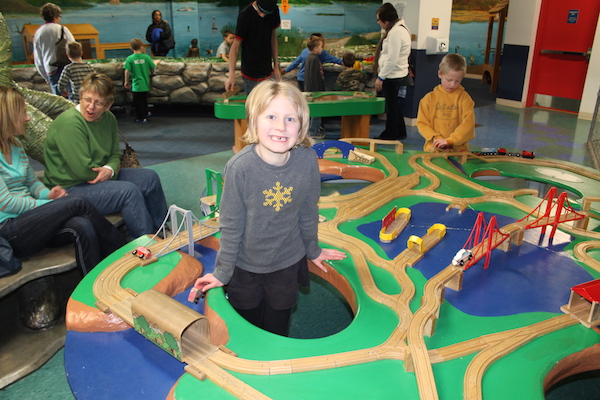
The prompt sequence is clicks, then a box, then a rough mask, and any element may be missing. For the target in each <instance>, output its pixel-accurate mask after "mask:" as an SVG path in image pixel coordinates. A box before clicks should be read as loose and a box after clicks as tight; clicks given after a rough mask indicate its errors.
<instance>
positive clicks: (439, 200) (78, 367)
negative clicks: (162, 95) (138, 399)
mask: <svg viewBox="0 0 600 400" xmlns="http://www.w3.org/2000/svg"><path fill="white" fill-rule="evenodd" d="M364 140H365V139H362V138H361V139H356V141H361V142H362V141H364ZM368 141H369V142H370V143H369V144H370V145H371V146H370V148H369V149H367V148H360V151H361V152H363V153H364V154H367V155H369V156H372V157H373V158H374V162H372V163H370V164H368V165H365V164H364V163H362V162H361V160H350V158H349V156H346V157H344V156H342V157H339V153H336V154H333V153H332V152H330V151H329V152H328V151H327V150H329V149H328V147H335V148H337V149H339V150H340V152H343V150H344V149H345V148H346V147H350V146H347V145H348V144H350V143H352V140H347V141H346V142H345V143H344V142H335V143H331V142H330V143H327V142H324V143H325V144H322V145H321V147H320V148H319V149H315V150H316V151H317V153H321V157H322V158H320V159H319V167H320V170H321V173H322V174H335V175H339V176H340V177H341V178H342V179H348V180H349V182H348V184H353V183H352V182H350V181H352V180H355V179H363V180H366V181H369V182H371V183H370V184H369V185H368V186H366V187H361V188H359V189H357V190H356V191H354V192H348V193H340V194H335V195H330V196H325V195H324V196H321V198H320V200H319V213H320V216H321V217H323V222H322V223H321V224H320V225H319V242H321V243H323V244H325V245H326V246H328V247H333V248H337V249H340V250H342V251H344V252H346V253H347V254H348V258H347V259H345V260H343V261H335V262H330V263H329V264H328V266H327V269H328V272H327V273H326V274H325V273H322V271H321V273H320V272H319V271H320V269H318V268H316V267H314V266H312V267H311V272H313V273H314V274H315V275H318V276H319V277H320V278H322V279H324V280H326V281H327V282H329V283H330V284H331V285H333V286H334V287H335V288H336V289H337V290H338V291H339V293H340V294H342V295H343V296H344V298H345V299H346V301H347V304H348V306H349V308H350V309H351V310H352V311H353V314H354V317H353V320H352V323H351V324H350V325H349V326H347V327H345V328H343V329H342V330H341V331H339V332H337V333H335V334H331V335H329V336H325V337H319V338H311V339H308V340H303V339H302V340H301V339H298V338H286V337H281V336H277V335H273V334H269V333H268V332H264V331H262V330H260V329H258V328H256V327H253V326H251V325H250V324H248V323H247V321H245V320H244V319H243V318H242V317H241V316H239V314H237V313H236V312H235V311H234V310H233V309H232V307H231V304H229V302H228V300H227V298H226V295H225V292H224V291H223V289H222V288H216V289H213V290H210V292H209V293H208V294H207V296H206V298H205V299H203V298H202V287H201V286H196V285H194V282H195V280H196V278H197V277H198V276H199V275H200V274H201V273H202V269H203V268H207V267H208V266H211V265H214V258H212V257H214V256H211V254H212V253H211V251H215V249H218V239H217V238H216V237H213V236H212V234H218V232H216V230H217V228H216V227H215V224H214V223H205V222H204V221H202V222H203V223H204V224H205V225H206V226H203V227H197V226H196V225H194V227H193V228H192V231H193V232H194V234H193V238H194V240H197V239H198V238H203V239H200V240H199V241H198V242H196V244H197V245H199V246H200V247H201V248H202V249H203V250H202V252H201V253H200V255H201V257H199V258H198V259H196V258H194V257H191V256H188V255H186V254H184V253H183V254H180V253H169V254H168V255H166V256H163V255H161V254H162V250H161V249H162V247H164V246H165V244H166V243H167V242H169V241H177V240H174V239H172V238H169V241H166V240H160V239H155V243H152V244H146V242H147V239H146V238H139V239H136V240H135V241H134V242H133V243H130V244H129V245H128V247H127V249H128V251H127V253H126V254H125V256H126V257H124V256H123V253H121V252H116V253H115V254H113V255H112V256H111V257H109V258H108V259H107V260H105V261H103V262H102V263H101V264H100V265H99V266H98V267H96V268H95V270H94V272H93V273H92V274H88V275H87V276H86V277H85V278H84V279H83V281H82V282H81V283H80V285H79V286H78V288H77V290H76V291H75V292H74V293H73V295H72V297H71V299H70V301H69V306H68V310H67V314H68V317H67V320H68V329H69V333H68V340H67V346H66V350H65V358H66V359H67V360H68V362H66V363H65V365H67V366H68V367H67V368H68V371H67V372H68V374H69V379H70V382H71V381H74V383H73V384H72V387H74V388H75V389H76V390H77V391H78V393H83V392H85V394H81V396H83V397H82V398H84V397H86V395H88V396H87V398H94V393H93V392H92V391H94V390H95V391H96V394H97V392H98V391H110V390H112V392H111V394H112V397H115V398H125V397H127V396H128V395H129V394H131V393H134V394H138V395H139V393H140V391H144V392H145V393H148V392H153V393H155V392H156V397H155V398H165V399H169V400H170V399H174V398H177V399H178V400H185V399H195V398H198V396H199V394H201V395H202V396H203V397H206V398H214V399H219V398H231V396H235V397H238V398H243V399H279V398H286V399H290V400H295V399H298V400H299V399H304V398H307V396H309V397H311V398H328V399H342V398H344V399H345V398H392V397H397V396H401V397H403V398H422V399H438V398H441V399H443V398H465V399H467V398H468V399H483V398H485V399H486V400H495V399H498V400H502V399H506V398H531V399H533V398H536V399H542V398H543V395H544V392H545V391H546V390H548V388H549V387H551V385H550V383H548V382H558V381H560V380H561V379H564V378H566V377H568V376H569V374H570V371H573V370H574V368H575V366H574V362H573V361H571V358H570V357H571V356H575V355H578V356H580V355H579V354H580V353H582V354H583V355H584V356H585V357H588V356H591V355H592V353H591V352H592V351H593V350H594V349H595V348H597V347H598V346H594V345H596V344H597V343H599V342H600V340H599V338H598V333H597V332H596V331H595V330H593V329H589V327H590V326H595V325H597V324H598V323H600V321H597V320H596V319H594V318H590V317H589V315H592V316H596V315H600V312H598V310H599V309H600V308H599V307H600V306H599V305H598V304H597V303H598V299H596V298H595V297H594V298H592V299H591V300H590V299H588V297H586V296H585V294H586V293H587V292H585V291H583V290H580V289H579V286H577V285H582V283H583V282H587V281H591V280H592V279H598V278H599V277H600V266H598V264H599V263H598V262H597V261H595V260H592V259H591V256H590V255H586V253H588V252H589V253H590V254H591V253H592V252H593V251H596V249H598V248H600V233H598V228H599V227H600V217H599V212H598V208H597V207H592V204H595V205H596V206H597V203H600V197H596V196H595V193H599V192H600V176H599V175H598V173H597V172H596V171H591V170H589V169H586V168H583V167H576V166H573V165H571V164H561V163H559V162H557V161H554V160H547V159H539V158H538V159H536V160H531V159H527V158H529V157H528V156H529V154H525V156H524V155H523V153H522V154H521V156H520V158H519V159H516V158H515V159H513V160H512V161H511V163H502V162H499V161H502V158H501V157H497V156H506V155H508V152H506V154H504V149H493V153H495V154H489V155H490V156H492V157H483V156H482V155H476V154H470V153H462V154H461V153H445V154H421V153H419V154H412V155H410V154H409V155H405V154H402V148H401V144H400V145H399V146H396V147H395V148H394V149H390V148H386V147H383V145H382V147H383V148H381V149H378V148H377V146H376V144H378V143H376V141H375V140H374V139H369V140H368ZM385 144H388V143H387V142H386V143H385ZM482 150H486V152H487V150H491V149H482ZM494 156H496V157H494ZM449 157H451V158H453V159H454V158H457V159H460V160H463V162H462V167H463V168H462V169H460V170H459V169H457V168H448V167H447V166H446V163H445V162H444V160H443V159H444V158H446V159H448V158H449ZM524 158H525V159H524ZM452 162H453V160H452ZM494 163H496V164H498V165H499V168H503V170H502V172H503V173H506V174H507V175H509V174H511V173H512V172H511V171H512V169H511V168H514V165H515V164H516V165H517V167H518V171H517V172H514V174H519V176H520V175H522V174H527V176H528V177H530V179H535V180H540V181H542V180H544V181H548V180H550V181H551V182H552V183H554V184H557V185H560V186H563V187H569V188H570V191H572V192H579V193H581V194H582V201H581V202H579V201H577V202H574V203H573V207H571V206H569V205H568V201H567V200H566V194H564V195H563V194H561V196H562V198H561V197H560V196H558V198H555V197H556V196H553V197H552V198H550V197H549V196H548V197H547V198H544V199H541V196H538V193H537V191H536V190H534V189H517V190H510V191H506V190H503V189H499V188H497V187H494V186H493V185H485V186H484V185H481V184H480V183H479V182H478V181H477V180H474V179H472V176H473V175H474V174H475V173H477V172H479V171H490V169H491V168H490V165H492V164H494ZM540 166H541V167H560V168H562V170H563V171H564V173H565V175H564V176H563V175H561V176H551V177H549V176H547V175H544V174H543V172H542V171H543V170H544V169H543V168H539V167H540ZM566 175H573V176H574V175H577V178H578V179H570V180H566V179H564V177H565V176H566ZM329 184H330V183H324V184H323V185H329ZM336 185H339V183H336ZM211 186H212V184H211ZM488 186H490V187H488ZM217 187H219V185H217ZM207 194H208V193H207ZM365 200H368V201H365ZM217 206H218V201H217V202H216V203H215V207H217ZM571 208H572V209H571ZM476 212H479V214H477V213H476ZM484 212H485V214H486V216H485V219H484V218H483V213H484ZM579 214H581V216H582V217H583V218H579V219H578V220H577V221H576V222H573V221H572V220H573V219H574V217H576V216H577V215H579ZM480 215H481V218H480V217H479V216H480ZM492 219H493V220H494V222H493V223H492ZM496 220H497V222H496ZM487 221H490V222H487ZM569 221H571V222H569ZM566 222H569V223H566ZM546 226H548V227H552V230H553V231H552V232H551V233H550V234H549V235H548V236H549V238H552V237H553V235H554V230H556V228H558V231H557V235H558V236H556V239H554V242H553V243H552V241H551V240H549V239H548V238H545V239H544V238H543V235H544V230H543V229H544V228H543V227H546ZM427 227H430V228H429V229H427ZM213 228H214V230H213ZM425 229H427V233H426V234H425V235H423V232H424V230H425ZM526 229H528V230H529V232H530V233H528V234H526V233H525V230H526ZM382 231H383V232H382ZM472 232H476V233H477V232H478V233H481V234H473V235H472V236H473V241H472V242H473V243H471V242H470V240H471V233H472ZM535 232H540V233H541V236H542V237H541V238H539V237H535V238H534V240H533V241H532V234H534V233H535ZM382 233H383V236H384V237H383V238H382V237H381V234H382ZM207 235H208V236H207ZM386 235H388V236H386ZM421 235H422V236H421ZM187 236H188V235H187V234H185V233H184V232H181V233H178V234H177V235H174V236H173V237H178V238H179V237H181V238H184V237H187ZM534 236H538V235H535V234H534ZM378 239H379V240H378ZM382 239H383V240H382ZM465 241H466V242H465ZM540 243H541V244H543V246H541V245H540ZM565 245H569V246H571V245H573V246H574V254H573V255H572V256H571V255H570V254H568V253H567V252H566V251H563V249H565V250H567V251H568V248H565V247H564V246H565ZM136 246H139V247H141V248H136ZM461 246H462V247H463V248H462V249H460V250H459V251H458V252H456V250H457V249H458V248H460V247H461ZM519 247H520V248H521V249H522V250H519V249H518V248H519ZM537 247H540V250H537ZM541 247H547V248H549V249H550V250H551V251H548V250H545V249H541ZM494 248H497V249H499V250H503V251H498V250H493V249H494ZM512 248H514V250H512ZM146 253H150V254H152V255H153V258H154V257H156V258H158V261H157V262H155V263H153V264H152V265H149V266H148V267H147V268H138V266H140V265H143V264H142V262H143V259H142V258H143V257H144V255H145V254H146ZM455 253H456V254H455ZM450 254H455V255H454V257H453V258H452V259H449V258H450ZM184 256H185V257H184ZM140 257H142V258H140ZM491 257H493V261H492V262H491V263H489V262H488V261H489V259H490V258H491ZM586 257H588V258H589V259H588V258H586ZM484 258H485V259H486V260H485V262H482V263H479V264H478V261H479V260H483V259H484ZM198 261H201V263H202V264H200V263H199V262H198ZM488 264H490V265H492V267H491V268H486V267H487V266H488ZM203 265H204V266H203ZM473 267H475V268H473ZM209 271H210V269H209V270H208V271H207V270H205V271H204V272H205V273H206V272H209ZM463 280H464V282H463ZM592 282H594V281H592ZM592 284H594V285H598V284H599V283H585V284H584V285H587V286H585V288H587V287H588V286H589V285H592ZM190 288H191V290H190ZM571 288H576V289H577V290H579V292H583V294H584V296H583V299H580V298H579V297H577V296H580V294H579V292H578V291H576V290H575V289H573V290H574V291H576V293H577V296H575V295H572V296H571V297H572V299H569V294H570V293H569V291H570V290H571ZM90 293H91V295H90ZM161 293H164V295H161ZM567 301H569V305H568V306H565V307H566V308H564V309H561V308H560V307H561V306H563V305H564V304H566V303H567ZM196 303H198V304H199V305H203V306H204V312H202V313H201V312H199V310H198V312H196V311H194V312H191V311H190V310H196V306H197V305H198V304H196ZM315 312H318V310H315ZM584 314H585V315H584ZM82 315H85V317H81V316H82ZM117 317H119V318H120V319H119V318H117ZM94 318H95V320H93V319H94ZM114 320H116V322H114ZM117 323H118V324H119V325H116V324H117ZM112 324H115V326H113V325H112ZM131 327H134V328H135V329H134V332H133V333H129V331H131V329H130V328H131ZM137 332H139V333H140V334H141V335H138V334H137ZM134 334H135V335H134ZM138 336H139V337H138ZM146 338H147V339H148V340H149V341H150V344H149V345H148V346H147V345H146V344H145V340H146ZM556 343H561V346H556V345H555V344H556ZM154 345H156V346H158V347H160V348H161V349H162V350H164V351H165V352H164V358H163V357H162V354H161V353H157V352H161V351H162V350H159V349H156V348H155V346H154ZM149 346H153V347H149ZM142 349H144V350H143V351H142ZM111 355H112V359H111V358H110V356H111ZM532 355H535V356H532ZM114 358H121V359H126V360H127V362H126V363H114V362H113V361H114ZM99 359H107V360H109V362H99ZM598 359H600V357H597V356H596V357H595V359H594V361H590V364H589V366H590V368H591V369H597V368H599V367H600V365H599V364H598V361H597V360H598ZM182 362H183V363H185V364H187V365H186V366H184V368H185V372H186V373H184V374H183V375H181V374H182V364H183V363H182ZM121 364H123V365H122V367H121ZM105 365H106V367H105ZM131 365H135V368H131ZM557 367H558V368H557ZM103 368H107V370H104V369H103ZM591 369H590V370H591ZM583 372H585V371H583ZM132 374H133V376H132ZM104 376H106V377H109V379H115V377H117V379H121V381H120V382H119V385H110V384H105V382H104V381H102V382H98V377H104ZM121 376H126V378H119V377H121ZM138 376H143V378H142V379H137V377H138ZM373 377H377V380H378V382H380V383H378V384H372V378H373ZM152 385H154V386H152ZM111 386H113V387H114V388H113V387H111ZM152 388H155V389H152ZM306 390H310V395H309V394H307V391H306ZM160 391H162V393H159V392H160ZM90 393H91V394H90ZM129 397H131V398H135V395H131V396H129Z"/></svg>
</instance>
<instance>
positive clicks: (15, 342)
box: [0, 214, 124, 389]
mask: <svg viewBox="0 0 600 400" xmlns="http://www.w3.org/2000/svg"><path fill="white" fill-rule="evenodd" d="M107 218H108V220H109V221H110V222H112V223H113V225H115V226H116V227H121V226H123V224H124V222H123V218H122V217H121V215H120V214H112V215H108V216H107ZM21 261H22V268H21V270H20V271H19V272H17V273H16V274H14V275H10V276H5V277H3V278H0V389H1V388H4V387H6V386H8V385H10V384H11V383H13V382H15V381H17V380H18V379H20V378H22V377H24V376H25V375H27V374H29V373H31V372H33V371H35V370H36V369H38V368H39V367H41V366H42V365H43V364H44V363H45V362H46V361H48V360H49V359H50V358H51V357H52V356H53V355H54V354H55V353H56V352H57V351H58V350H60V349H61V348H62V347H63V346H64V343H65V335H66V327H65V323H64V304H65V301H66V299H65V298H64V297H67V298H68V296H69V295H70V290H72V289H73V288H74V285H76V284H77V282H78V281H79V279H80V274H81V273H80V272H79V271H78V270H77V263H76V261H75V252H74V249H73V246H64V247H59V248H48V249H44V250H43V251H42V252H40V253H38V254H36V255H35V256H33V257H29V258H23V259H21ZM55 278H56V281H57V282H58V283H59V285H57V284H55ZM61 290H62V292H65V291H68V293H61ZM32 297H38V298H40V299H41V300H40V301H43V302H44V304H43V305H41V306H40V308H39V310H37V311H36V315H35V317H36V321H35V326H27V325H28V322H27V321H23V318H21V317H20V316H19V314H20V310H23V309H26V308H30V307H32V304H33V303H36V301H32ZM33 306H35V304H33ZM28 312H30V311H28ZM29 322H30V321H29Z"/></svg>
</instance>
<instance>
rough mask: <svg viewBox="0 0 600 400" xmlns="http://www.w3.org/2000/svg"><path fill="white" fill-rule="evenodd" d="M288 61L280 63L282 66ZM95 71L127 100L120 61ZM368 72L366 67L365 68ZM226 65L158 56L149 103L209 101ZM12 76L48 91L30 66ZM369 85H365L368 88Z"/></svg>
mask: <svg viewBox="0 0 600 400" xmlns="http://www.w3.org/2000/svg"><path fill="white" fill-rule="evenodd" d="M288 64H289V63H282V64H281V66H282V67H286V66H287V65H288ZM91 65H92V67H94V69H95V70H96V71H97V72H100V73H104V74H106V75H108V76H109V77H110V78H111V79H112V80H113V81H114V83H115V103H114V105H117V106H122V105H125V104H127V103H129V104H131V100H132V95H131V91H126V90H125V88H124V87H123V75H124V72H123V61H112V62H106V63H92V64H91ZM323 70H324V73H325V82H326V88H327V90H333V89H334V84H335V80H336V78H337V75H338V74H339V73H340V72H341V71H343V70H344V67H342V66H339V65H326V66H324V67H323ZM365 70H367V72H368V74H369V75H370V67H367V68H365ZM228 72H229V67H228V64H227V63H224V62H217V63H210V62H187V61H166V60H161V61H160V62H159V63H158V65H157V67H156V69H155V70H154V76H152V90H151V91H150V93H149V96H148V102H149V103H150V104H202V105H212V104H213V103H214V102H215V100H216V99H217V98H218V97H220V96H221V95H222V94H223V92H224V91H225V81H226V80H227V75H228ZM297 74H298V69H295V70H294V71H292V72H289V73H287V74H285V75H284V76H283V79H284V80H286V81H294V82H296V76H297ZM13 77H14V80H15V81H16V82H17V84H18V85H20V86H23V87H27V88H29V89H34V90H39V91H44V92H50V86H49V85H48V84H47V83H46V82H44V80H43V79H42V77H41V76H40V75H39V74H38V73H37V71H36V69H35V67H33V66H18V67H14V68H13ZM236 82H237V84H238V85H239V86H240V87H241V88H243V87H244V83H243V80H242V76H241V74H240V71H239V63H238V70H237V71H236ZM369 89H370V88H367V90H369Z"/></svg>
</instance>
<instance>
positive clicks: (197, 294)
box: [188, 283, 206, 304]
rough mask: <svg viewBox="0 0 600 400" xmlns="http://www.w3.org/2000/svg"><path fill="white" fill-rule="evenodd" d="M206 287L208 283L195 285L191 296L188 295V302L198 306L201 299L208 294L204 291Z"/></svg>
mask: <svg viewBox="0 0 600 400" xmlns="http://www.w3.org/2000/svg"><path fill="white" fill-rule="evenodd" d="M205 285H206V283H201V284H197V283H195V284H194V287H193V288H192V289H191V290H190V294H189V295H188V301H189V302H190V303H194V304H198V301H200V299H201V298H202V297H204V295H205V294H206V293H205V292H203V291H202V288H203V287H204V286H205Z"/></svg>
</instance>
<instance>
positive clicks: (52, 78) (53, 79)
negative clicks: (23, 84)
mask: <svg viewBox="0 0 600 400" xmlns="http://www.w3.org/2000/svg"><path fill="white" fill-rule="evenodd" d="M63 69H64V67H60V68H58V69H57V70H56V72H55V73H53V74H52V75H48V82H50V89H52V93H53V94H55V95H57V96H62V94H61V93H60V92H59V91H58V81H59V80H60V75H61V74H62V71H63ZM67 91H68V92H70V90H69V88H67Z"/></svg>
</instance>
